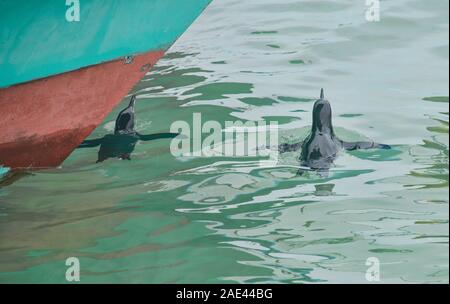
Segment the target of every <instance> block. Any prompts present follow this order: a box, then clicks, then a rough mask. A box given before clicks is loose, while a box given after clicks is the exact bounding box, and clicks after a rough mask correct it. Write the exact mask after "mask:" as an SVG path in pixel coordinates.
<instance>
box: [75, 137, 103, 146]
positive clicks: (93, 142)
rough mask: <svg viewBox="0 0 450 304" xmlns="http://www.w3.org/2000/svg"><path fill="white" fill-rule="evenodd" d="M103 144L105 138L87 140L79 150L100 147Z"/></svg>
mask: <svg viewBox="0 0 450 304" xmlns="http://www.w3.org/2000/svg"><path fill="white" fill-rule="evenodd" d="M102 142H103V137H102V138H97V139H91V140H85V141H83V142H82V143H81V144H80V145H79V146H78V148H93V147H97V146H100V145H101V144H102Z"/></svg>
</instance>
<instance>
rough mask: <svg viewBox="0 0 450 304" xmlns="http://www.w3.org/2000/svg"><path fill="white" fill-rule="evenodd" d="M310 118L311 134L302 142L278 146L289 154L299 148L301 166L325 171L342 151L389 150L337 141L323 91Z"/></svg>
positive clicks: (382, 145) (328, 104)
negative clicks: (311, 120) (311, 118)
mask: <svg viewBox="0 0 450 304" xmlns="http://www.w3.org/2000/svg"><path fill="white" fill-rule="evenodd" d="M312 116H313V122H312V127H311V132H310V133H309V135H308V136H307V137H306V139H305V140H304V141H303V142H300V143H296V144H283V145H280V146H279V151H280V153H284V152H291V151H295V150H298V149H299V148H301V155H300V163H301V166H304V167H309V168H311V169H312V170H316V171H320V170H322V171H326V170H328V169H330V168H331V167H332V166H333V164H334V160H335V159H336V158H337V156H338V153H339V151H341V150H342V149H345V150H348V151H352V150H358V149H390V148H391V147H390V146H389V145H384V144H379V143H375V142H365V141H360V142H346V141H343V140H341V139H339V138H338V137H337V136H336V135H335V134H334V130H333V124H332V112H331V105H330V102H329V101H328V100H326V99H325V96H324V92H323V89H322V90H321V92H320V98H319V99H318V100H316V102H315V103H314V107H313V114H312Z"/></svg>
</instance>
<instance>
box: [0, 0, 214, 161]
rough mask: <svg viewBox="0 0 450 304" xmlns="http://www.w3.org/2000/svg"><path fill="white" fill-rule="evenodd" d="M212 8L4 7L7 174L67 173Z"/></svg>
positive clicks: (187, 3) (152, 3)
mask: <svg viewBox="0 0 450 304" xmlns="http://www.w3.org/2000/svg"><path fill="white" fill-rule="evenodd" d="M209 2H210V0H170V1H169V0H132V1H125V0H108V1H80V18H79V20H78V21H77V22H68V20H66V16H67V10H68V9H69V7H68V6H66V5H65V4H64V1H63V2H62V4H61V1H59V0H43V1H39V3H38V4H37V3H35V1H23V0H22V1H20V0H19V1H17V0H3V1H0V29H2V30H1V31H0V41H1V42H2V47H1V49H0V113H1V114H0V117H1V119H0V166H2V165H3V166H7V167H11V168H45V167H54V166H58V165H60V164H61V162H62V161H63V160H64V159H65V158H66V157H67V156H68V155H69V154H70V153H71V152H72V151H73V149H74V148H75V147H77V146H78V145H79V144H80V143H81V142H82V141H83V139H84V138H86V137H87V136H88V135H89V134H90V133H91V132H92V130H93V129H94V128H95V127H96V126H97V125H98V124H99V123H100V122H101V121H102V120H103V119H104V118H105V117H106V115H107V114H108V113H109V112H110V111H111V110H112V109H113V107H114V106H116V105H117V104H118V103H119V102H120V101H121V100H122V99H123V97H125V96H126V94H127V93H128V92H129V91H130V90H131V89H132V87H133V86H134V85H135V84H136V83H137V82H138V81H139V80H140V79H141V78H142V77H143V76H144V75H145V73H147V72H148V71H149V70H150V68H151V66H153V65H154V64H155V63H156V61H157V60H158V59H159V58H160V57H161V56H162V55H163V53H164V51H165V50H167V48H168V47H170V46H171V45H172V44H173V43H174V41H175V40H176V39H177V38H178V37H179V36H180V35H181V34H182V33H183V32H184V31H185V30H186V29H187V28H188V27H189V25H190V24H191V23H192V22H193V21H194V20H195V18H196V17H197V16H198V15H199V14H200V13H201V12H202V10H203V9H204V8H205V7H206V5H207V4H208V3H209ZM3 42H4V43H3ZM133 56H134V57H133Z"/></svg>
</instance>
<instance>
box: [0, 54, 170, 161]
mask: <svg viewBox="0 0 450 304" xmlns="http://www.w3.org/2000/svg"><path fill="white" fill-rule="evenodd" d="M163 54H164V51H163V50H159V51H151V52H147V53H144V54H141V55H137V56H134V57H132V60H131V62H129V61H130V60H129V58H128V60H125V59H124V58H122V59H119V60H114V61H110V62H107V63H102V64H98V65H93V66H90V67H86V68H82V69H79V70H76V71H72V72H67V73H63V74H59V75H54V76H51V77H47V78H43V79H39V80H35V81H31V82H27V83H23V84H19V85H15V86H11V87H7V88H3V89H0V108H1V120H0V130H1V132H0V165H3V166H6V167H10V168H12V169H30V168H33V169H37V168H39V169H41V168H49V167H56V166H59V165H60V164H61V163H62V162H63V161H64V159H65V158H66V157H67V156H69V155H70V153H71V152H72V151H73V150H74V149H75V148H76V147H77V146H79V145H80V143H81V142H82V141H83V140H84V139H85V138H86V137H87V136H89V134H90V133H91V132H92V131H93V130H94V129H95V127H96V126H97V125H98V124H100V123H101V122H102V121H103V120H104V119H105V117H106V116H107V115H108V113H110V112H111V110H112V109H113V108H114V107H115V106H116V105H117V104H118V103H119V102H120V101H121V100H122V99H123V97H124V96H126V95H127V94H128V92H129V91H130V90H131V89H132V88H133V86H134V85H135V84H136V83H137V82H138V81H139V80H140V79H141V78H142V77H143V76H144V75H145V74H146V73H147V72H148V71H149V70H150V68H151V67H152V66H153V65H154V64H155V63H156V62H157V60H158V59H159V58H160V57H161V56H163Z"/></svg>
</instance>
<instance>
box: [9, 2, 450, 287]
mask: <svg viewBox="0 0 450 304" xmlns="http://www.w3.org/2000/svg"><path fill="white" fill-rule="evenodd" d="M381 8H382V11H381V22H378V23H369V22H367V21H366V20H365V18H364V10H365V6H364V1H345V0H342V1H293V0H287V1H283V2H282V3H280V1H276V0H248V1H234V0H215V1H214V2H213V4H211V6H210V7H209V8H208V9H207V10H206V11H205V12H204V14H203V15H202V16H201V17H200V18H199V19H198V20H197V22H196V23H195V24H194V25H193V26H192V27H191V28H190V29H189V31H188V32H186V33H185V34H184V35H183V37H182V38H181V39H180V40H179V41H178V42H177V43H176V44H175V45H174V46H173V47H172V48H171V49H170V51H169V52H168V54H167V55H166V56H165V57H164V58H163V59H162V60H161V61H160V62H159V63H158V65H157V67H156V68H155V69H154V70H153V71H152V72H151V73H150V74H148V75H147V76H146V77H145V78H144V79H143V80H142V81H141V82H140V83H139V84H138V85H137V86H136V88H135V89H134V90H133V92H134V93H137V94H138V102H137V129H138V131H139V132H141V133H143V134H158V133H165V132H168V131H169V128H170V125H171V123H172V122H174V121H176V120H186V121H188V122H191V121H192V115H193V113H196V112H197V113H199V112H200V113H202V117H203V119H204V120H205V121H206V120H217V121H219V122H225V121H227V120H237V119H239V120H244V121H247V120H250V121H257V120H262V119H263V120H266V121H269V120H274V119H275V120H277V121H279V123H280V128H281V130H280V134H281V135H282V136H281V138H282V140H284V141H292V140H295V139H296V138H300V137H301V136H304V134H305V130H307V126H309V125H310V123H311V110H312V104H313V100H314V99H315V98H317V97H318V94H319V90H320V88H321V87H324V88H325V93H326V96H327V97H328V99H329V100H330V101H331V104H332V107H333V111H334V124H335V126H336V128H337V133H338V135H339V136H341V137H343V138H347V139H361V138H371V139H374V140H376V141H378V142H382V143H386V144H390V145H392V146H393V149H392V150H383V151H380V150H370V151H356V152H349V153H345V152H343V153H342V155H341V156H340V157H339V159H338V160H337V162H336V168H334V169H333V170H332V171H331V172H330V174H329V175H328V176H326V177H323V176H320V175H317V174H314V173H311V174H306V175H302V176H299V175H297V174H296V172H297V170H296V168H295V166H296V165H297V158H298V153H297V154H296V153H289V154H286V155H284V156H283V157H282V159H281V160H280V163H279V165H278V166H276V167H269V168H262V167H261V166H259V159H258V158H222V157H216V158H202V157H197V158H182V157H174V156H172V154H171V153H170V151H169V144H170V139H157V140H152V141H146V142H138V143H137V145H136V149H135V151H134V152H133V154H132V156H131V158H132V160H131V161H121V160H117V159H109V160H106V161H105V162H103V163H101V164H96V163H95V162H96V160H97V152H98V147H93V148H84V149H78V150H76V151H74V153H72V155H71V156H70V157H69V158H68V159H67V160H66V161H65V162H64V164H63V165H62V166H61V168H58V169H55V170H49V171H41V172H33V173H31V174H22V175H21V176H16V177H13V178H10V179H8V180H4V181H3V182H2V183H1V186H0V208H1V209H0V215H1V216H0V282H58V283H59V282H61V283H63V282H66V281H65V271H66V266H65V260H66V258H68V257H71V256H74V257H78V258H79V259H80V261H81V281H82V282H84V283H90V282H145V283H172V282H176V283H221V282H241V283H272V282H273V283H307V282H324V283H327V282H328V283H339V282H345V283H350V282H356V283H365V282H366V279H365V274H366V269H367V266H366V265H365V263H366V260H367V258H369V257H376V258H378V259H379V260H380V262H381V280H382V281H381V282H383V283H391V282H399V283H410V282H415V283H424V282H428V283H444V282H445V283H448V281H449V280H448V258H449V257H448V231H449V226H448V219H449V216H448V212H449V207H448V189H449V188H448V187H449V186H448V95H449V94H448V80H449V79H448V2H447V1H438V0H433V1H424V0H421V1H419V0H412V1H410V0H400V1H382V2H381ZM127 102H128V100H127V99H125V100H124V101H123V102H122V103H121V105H119V106H118V107H117V108H116V109H115V110H114V111H113V112H112V113H111V114H110V115H109V116H108V117H107V118H106V119H105V121H104V122H103V123H102V125H100V126H99V127H98V128H97V129H96V130H95V131H94V132H93V134H92V135H91V136H90V139H95V138H101V137H103V136H104V135H106V134H109V133H111V131H112V130H113V127H114V120H115V117H116V115H117V113H118V112H119V111H120V110H121V109H122V108H123V107H124V106H126V104H127Z"/></svg>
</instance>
